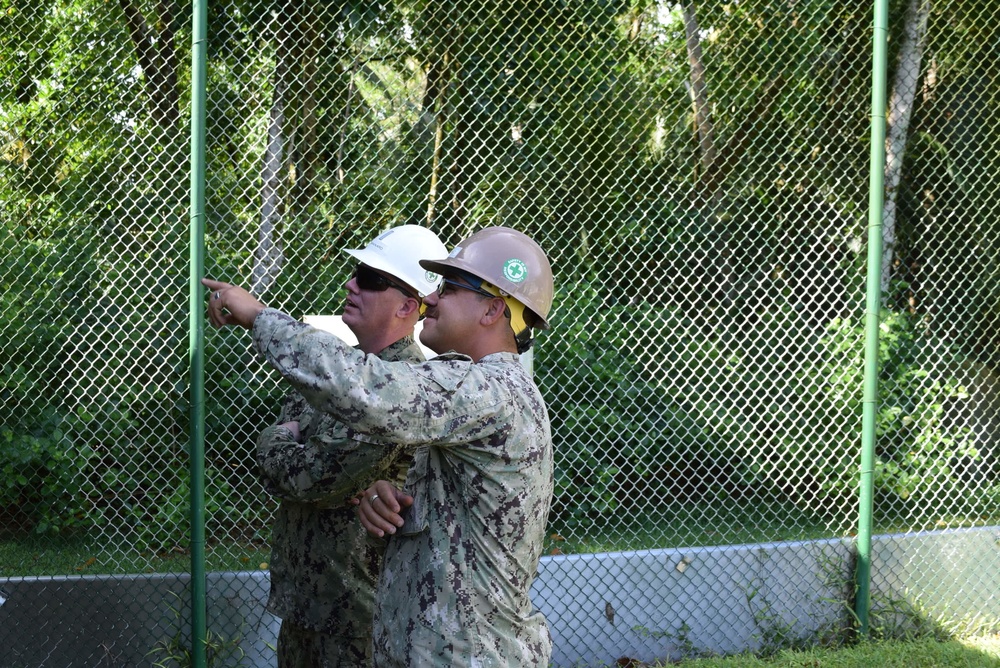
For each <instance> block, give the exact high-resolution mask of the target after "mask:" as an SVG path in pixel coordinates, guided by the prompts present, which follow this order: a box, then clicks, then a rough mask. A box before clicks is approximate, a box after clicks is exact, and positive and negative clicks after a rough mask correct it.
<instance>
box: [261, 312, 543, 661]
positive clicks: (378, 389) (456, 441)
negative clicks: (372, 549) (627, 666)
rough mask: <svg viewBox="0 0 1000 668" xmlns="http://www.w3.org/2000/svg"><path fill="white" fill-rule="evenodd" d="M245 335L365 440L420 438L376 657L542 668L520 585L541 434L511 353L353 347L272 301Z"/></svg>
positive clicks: (531, 535) (392, 555)
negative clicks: (399, 356) (433, 353)
mask: <svg viewBox="0 0 1000 668" xmlns="http://www.w3.org/2000/svg"><path fill="white" fill-rule="evenodd" d="M253 339H254V346H255V347H256V349H257V351H258V352H259V353H260V354H261V355H262V356H263V357H264V358H265V359H266V360H267V361H268V362H269V363H270V364H271V365H272V366H273V367H274V368H275V369H277V370H278V371H279V372H280V373H281V374H282V376H284V377H285V379H287V380H288V381H290V382H291V383H292V384H293V385H294V386H295V387H296V389H298V390H299V391H300V392H302V394H303V395H304V396H305V397H306V398H307V399H308V401H309V402H310V403H311V404H313V405H314V406H316V407H317V408H319V409H320V410H322V411H324V412H328V413H330V414H333V415H335V416H337V417H338V418H339V419H340V420H342V421H343V422H344V423H346V424H349V425H350V429H349V432H350V433H351V434H352V435H354V436H355V437H356V438H358V439H361V440H364V441H366V442H369V443H381V444H386V445H390V444H398V443H419V444H422V445H421V447H419V448H418V449H417V451H416V453H415V455H414V462H413V465H412V466H411V467H410V470H409V472H408V474H407V478H406V486H405V489H406V491H408V492H409V493H410V494H412V495H413V497H414V505H413V507H412V508H411V509H410V512H409V513H408V516H407V524H406V526H404V527H403V529H402V530H400V531H398V532H397V533H396V535H395V536H393V537H392V538H391V539H390V540H389V541H388V547H387V548H386V553H385V561H384V564H383V568H382V575H381V577H380V578H379V584H378V589H377V591H376V601H377V606H376V611H375V627H374V643H375V644H374V652H375V656H374V659H375V665H376V666H502V667H509V668H514V667H520V666H547V665H548V661H549V656H550V654H551V644H552V643H551V639H550V637H549V631H548V627H547V625H546V623H545V618H544V617H543V616H542V614H541V613H540V612H538V611H537V610H535V609H533V607H532V605H531V601H530V599H529V589H530V587H531V582H532V580H533V578H534V576H535V573H536V569H537V566H538V560H539V557H540V556H541V551H542V541H543V539H544V534H545V525H546V521H547V518H548V512H549V504H550V501H551V498H552V438H551V434H550V431H549V420H548V415H547V412H546V409H545V405H544V403H543V402H542V398H541V395H540V394H539V392H538V388H537V387H536V386H535V384H534V382H533V381H532V380H531V377H530V376H529V375H528V373H527V371H526V370H525V369H524V368H523V366H522V365H521V363H520V361H519V359H518V357H517V356H516V355H514V354H513V353H495V354H492V355H487V356H485V357H483V358H482V359H481V360H480V361H479V362H477V363H475V364H474V363H472V361H471V359H469V358H468V357H466V356H464V355H457V354H448V355H442V356H440V357H438V358H435V359H434V360H431V361H428V362H424V363H422V364H392V365H389V364H385V363H383V362H381V361H379V360H377V359H375V358H373V357H372V356H368V357H363V356H362V355H361V354H359V353H358V352H357V351H354V350H352V349H351V348H350V347H348V346H346V345H345V344H344V343H343V342H341V341H340V340H339V339H337V338H336V337H334V336H331V335H328V334H325V333H323V332H319V331H317V330H314V329H312V328H309V327H307V326H305V325H302V324H301V323H297V322H296V321H295V320H293V319H291V318H289V317H288V316H286V315H284V314H282V313H280V312H278V311H274V310H272V309H266V310H264V311H263V312H262V313H261V314H260V315H258V317H257V319H256V321H255V322H254V327H253Z"/></svg>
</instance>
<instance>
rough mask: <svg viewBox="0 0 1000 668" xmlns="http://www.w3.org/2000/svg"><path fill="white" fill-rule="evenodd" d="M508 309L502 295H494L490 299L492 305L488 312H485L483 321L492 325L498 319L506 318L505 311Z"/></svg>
mask: <svg viewBox="0 0 1000 668" xmlns="http://www.w3.org/2000/svg"><path fill="white" fill-rule="evenodd" d="M506 309H507V304H506V302H504V300H503V299H501V298H500V297H494V298H493V299H491V300H490V307H489V309H487V311H486V313H484V314H483V317H482V320H481V322H482V323H483V324H484V325H487V326H489V325H492V324H493V323H495V322H496V321H497V320H502V319H503V318H505V317H506V316H505V314H504V311H505V310H506Z"/></svg>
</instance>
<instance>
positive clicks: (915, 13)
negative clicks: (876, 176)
mask: <svg viewBox="0 0 1000 668" xmlns="http://www.w3.org/2000/svg"><path fill="white" fill-rule="evenodd" d="M930 12H931V0H909V4H908V5H907V8H906V18H905V23H904V25H903V41H902V42H901V43H900V45H899V64H898V66H897V67H896V74H895V76H894V77H893V82H892V94H891V95H890V96H889V109H888V116H887V118H886V139H885V201H884V202H883V205H882V276H881V285H882V303H883V304H885V303H886V297H887V295H888V293H889V281H890V279H891V278H892V267H893V264H894V262H895V260H896V257H895V256H896V199H897V196H898V194H899V193H898V190H899V183H900V180H901V178H902V173H903V160H904V159H905V157H906V141H907V137H908V135H909V131H910V117H911V115H912V113H913V102H914V99H915V98H916V93H917V86H918V84H919V83H920V66H921V60H922V58H923V50H924V36H925V35H926V33H927V18H928V16H929V15H930Z"/></svg>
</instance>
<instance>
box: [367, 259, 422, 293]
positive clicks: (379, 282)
mask: <svg viewBox="0 0 1000 668" xmlns="http://www.w3.org/2000/svg"><path fill="white" fill-rule="evenodd" d="M351 278H353V279H354V280H356V281H357V282H358V287H359V288H361V289H362V290H368V291H370V292H385V291H386V290H388V289H389V288H396V289H397V290H399V291H400V292H402V293H403V294H404V295H406V296H407V297H414V298H416V297H417V295H416V294H415V293H414V292H413V290H411V289H410V288H408V287H406V286H405V285H403V284H401V283H397V282H396V281H394V280H392V279H391V278H389V277H388V276H385V275H384V274H380V273H378V272H377V271H375V270H374V269H372V268H371V267H369V266H367V265H363V264H359V265H358V266H356V267H355V268H354V273H353V274H351Z"/></svg>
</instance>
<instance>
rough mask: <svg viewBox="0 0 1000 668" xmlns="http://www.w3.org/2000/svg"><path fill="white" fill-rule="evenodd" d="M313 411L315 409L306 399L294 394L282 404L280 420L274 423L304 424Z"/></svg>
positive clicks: (296, 393)
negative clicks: (304, 420)
mask: <svg viewBox="0 0 1000 668" xmlns="http://www.w3.org/2000/svg"><path fill="white" fill-rule="evenodd" d="M312 411H313V407H312V406H310V405H309V402H308V401H306V398H305V397H303V396H302V395H301V394H299V393H298V392H292V393H291V394H289V395H288V396H287V397H285V399H284V401H282V402H281V410H280V411H279V412H278V419H277V420H275V421H274V423H275V424H284V423H286V422H302V421H303V419H304V418H305V417H306V416H307V415H309V414H310V413H312Z"/></svg>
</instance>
